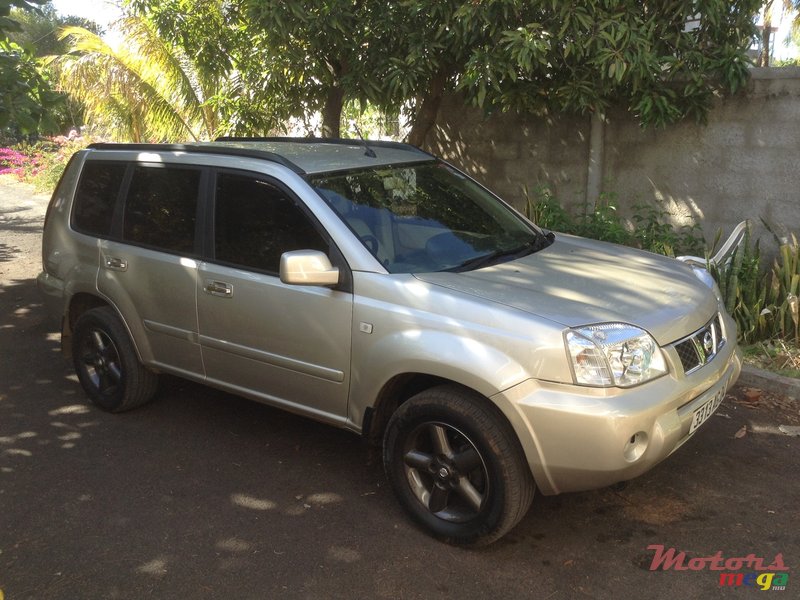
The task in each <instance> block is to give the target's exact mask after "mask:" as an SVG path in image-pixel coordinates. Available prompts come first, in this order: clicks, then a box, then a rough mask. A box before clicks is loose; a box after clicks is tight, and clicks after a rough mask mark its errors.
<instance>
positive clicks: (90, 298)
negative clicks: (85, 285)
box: [61, 292, 142, 361]
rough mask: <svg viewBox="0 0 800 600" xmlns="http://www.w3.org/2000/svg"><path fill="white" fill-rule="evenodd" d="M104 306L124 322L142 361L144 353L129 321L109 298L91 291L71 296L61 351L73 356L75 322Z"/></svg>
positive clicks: (63, 322)
mask: <svg viewBox="0 0 800 600" xmlns="http://www.w3.org/2000/svg"><path fill="white" fill-rule="evenodd" d="M102 307H108V308H110V309H111V310H113V311H114V312H115V313H116V315H117V318H118V319H119V320H120V322H121V323H122V326H123V327H124V328H125V330H126V331H127V332H128V337H129V338H130V340H131V343H132V344H133V348H134V350H135V351H136V355H137V357H138V358H139V360H140V361H141V360H142V353H141V352H140V350H139V344H138V343H137V340H136V338H135V337H134V336H133V334H132V332H131V328H130V327H129V326H128V323H127V321H125V319H124V318H123V317H122V314H121V313H120V311H119V309H118V308H117V307H116V306H114V304H113V303H112V302H110V301H109V300H108V299H107V298H104V297H103V296H101V295H99V294H96V293H90V292H76V293H75V294H73V295H72V296H71V297H70V299H69V303H68V304H67V309H66V313H65V314H64V318H63V320H62V327H61V351H62V352H63V354H64V355H65V357H66V358H72V344H71V339H72V332H73V331H74V330H75V324H76V323H77V322H78V319H80V317H81V315H83V314H84V313H86V312H87V311H90V310H92V309H94V308H102Z"/></svg>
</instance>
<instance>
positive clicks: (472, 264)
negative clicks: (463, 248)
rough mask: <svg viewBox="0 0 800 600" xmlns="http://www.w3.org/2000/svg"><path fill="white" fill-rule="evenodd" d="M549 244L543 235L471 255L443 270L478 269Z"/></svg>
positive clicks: (530, 252)
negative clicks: (521, 242)
mask: <svg viewBox="0 0 800 600" xmlns="http://www.w3.org/2000/svg"><path fill="white" fill-rule="evenodd" d="M549 245H550V240H548V239H547V238H545V237H537V238H535V239H532V240H530V241H527V242H525V243H524V244H522V245H520V246H515V247H513V248H501V249H498V250H494V251H493V252H489V253H488V254H481V255H479V256H473V257H472V258H468V259H467V260H465V261H464V262H462V263H461V264H459V265H456V266H455V267H450V268H449V269H445V271H453V272H455V273H460V272H462V271H472V270H475V269H480V268H481V267H485V266H488V265H490V264H494V263H495V262H497V261H498V260H499V259H501V258H509V259H511V260H513V259H517V258H522V257H523V256H528V255H529V254H533V253H534V252H538V251H539V250H541V249H542V248H545V247H547V246H549Z"/></svg>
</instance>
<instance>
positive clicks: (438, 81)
mask: <svg viewBox="0 0 800 600" xmlns="http://www.w3.org/2000/svg"><path fill="white" fill-rule="evenodd" d="M449 75H450V72H449V69H441V70H439V71H438V72H437V73H436V75H434V76H433V79H431V82H430V87H429V89H428V93H427V94H426V95H425V97H424V98H423V99H422V104H420V107H419V110H418V111H417V114H416V115H414V122H413V123H412V125H411V131H410V132H409V134H408V137H407V138H406V141H407V142H408V143H409V144H411V145H412V146H417V147H419V148H421V147H422V145H423V144H424V143H425V138H427V137H428V133H430V131H431V129H433V126H434V125H436V117H437V116H438V115H439V107H440V106H441V104H442V96H443V95H444V86H445V84H446V83H447V80H448V79H449Z"/></svg>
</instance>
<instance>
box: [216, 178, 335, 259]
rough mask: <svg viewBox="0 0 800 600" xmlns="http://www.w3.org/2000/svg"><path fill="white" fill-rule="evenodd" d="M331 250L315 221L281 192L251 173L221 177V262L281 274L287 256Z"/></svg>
mask: <svg viewBox="0 0 800 600" xmlns="http://www.w3.org/2000/svg"><path fill="white" fill-rule="evenodd" d="M328 249H329V248H328V244H327V242H326V241H325V240H324V239H323V238H322V236H321V235H320V233H319V232H318V231H317V230H316V228H315V227H314V224H313V223H312V222H311V220H310V219H309V217H308V216H307V215H306V214H305V213H304V212H303V211H302V210H301V209H300V208H299V207H298V206H297V205H296V204H295V202H294V201H293V200H292V199H291V198H290V197H289V196H288V195H287V194H286V193H284V192H283V191H282V190H281V189H279V188H277V187H275V186H274V185H271V184H270V183H268V182H266V181H263V180H261V179H256V178H253V177H249V176H246V175H234V174H230V173H220V174H218V175H217V186H216V202H215V209H214V256H215V258H216V259H217V260H219V261H222V262H226V263H230V264H234V265H237V266H242V267H245V268H250V269H256V270H259V271H266V272H268V273H277V272H278V271H279V269H280V260H281V254H283V253H284V252H288V251H290V250H320V251H322V252H328Z"/></svg>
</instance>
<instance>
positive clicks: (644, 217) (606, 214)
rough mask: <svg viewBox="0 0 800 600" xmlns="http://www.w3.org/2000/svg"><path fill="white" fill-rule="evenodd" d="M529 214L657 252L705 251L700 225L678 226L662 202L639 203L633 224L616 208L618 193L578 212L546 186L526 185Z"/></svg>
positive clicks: (547, 223) (547, 224) (557, 227)
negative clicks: (574, 212) (569, 209)
mask: <svg viewBox="0 0 800 600" xmlns="http://www.w3.org/2000/svg"><path fill="white" fill-rule="evenodd" d="M523 195H524V196H525V199H526V209H525V214H526V216H527V217H528V218H529V219H531V220H532V221H533V222H534V223H536V224H538V225H539V226H541V227H544V228H545V229H552V230H553V231H561V232H563V233H571V234H574V235H580V236H582V237H588V238H592V239H595V240H602V241H604V242H613V243H615V244H624V245H626V246H633V247H635V248H641V249H643V250H649V251H650V252H656V253H658V254H665V255H667V256H675V255H676V254H702V253H703V250H704V248H705V241H704V240H703V237H702V234H701V232H700V228H699V227H698V226H697V225H696V224H695V225H693V226H691V227H681V228H675V227H674V226H673V225H672V224H671V223H669V219H668V218H669V216H670V215H669V212H668V211H667V210H665V209H664V208H663V207H662V206H661V205H659V204H652V205H651V204H636V205H634V207H633V210H634V214H633V217H632V219H631V220H632V222H633V225H632V226H631V225H629V224H628V223H627V222H626V220H625V219H623V218H622V217H621V216H620V215H619V213H618V211H617V206H618V203H617V195H616V194H615V193H613V192H612V193H603V194H601V195H600V198H599V200H598V201H597V203H596V204H595V205H594V206H591V207H590V206H589V205H588V204H584V205H583V206H582V210H580V212H578V213H577V214H573V213H570V212H569V211H567V210H566V209H565V208H564V207H563V206H562V205H561V203H560V202H559V201H558V199H557V198H556V197H555V196H554V195H553V193H552V192H551V190H550V189H549V188H548V187H546V186H539V187H536V188H534V190H533V195H531V193H530V191H529V190H528V188H527V187H524V188H523Z"/></svg>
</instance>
